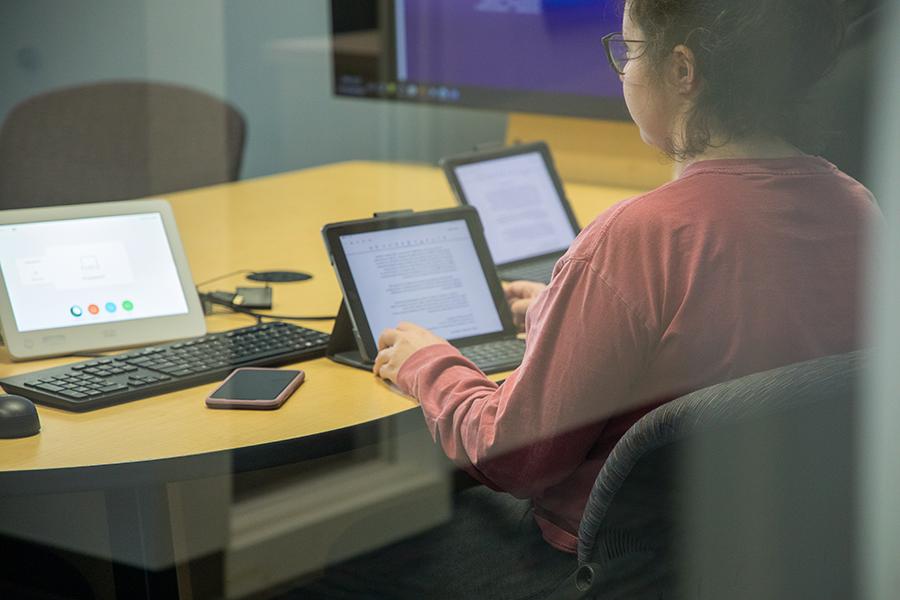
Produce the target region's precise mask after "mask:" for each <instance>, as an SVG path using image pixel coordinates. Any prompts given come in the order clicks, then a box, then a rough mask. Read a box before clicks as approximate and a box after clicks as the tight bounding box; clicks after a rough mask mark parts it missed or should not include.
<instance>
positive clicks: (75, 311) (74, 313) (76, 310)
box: [69, 306, 84, 317]
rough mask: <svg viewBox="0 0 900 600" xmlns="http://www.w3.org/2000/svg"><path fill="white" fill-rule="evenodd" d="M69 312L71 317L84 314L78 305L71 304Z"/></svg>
mask: <svg viewBox="0 0 900 600" xmlns="http://www.w3.org/2000/svg"><path fill="white" fill-rule="evenodd" d="M69 312H70V313H72V316H73V317H80V316H81V315H83V314H84V312H82V310H81V307H80V306H73V307H72V308H70V309H69Z"/></svg>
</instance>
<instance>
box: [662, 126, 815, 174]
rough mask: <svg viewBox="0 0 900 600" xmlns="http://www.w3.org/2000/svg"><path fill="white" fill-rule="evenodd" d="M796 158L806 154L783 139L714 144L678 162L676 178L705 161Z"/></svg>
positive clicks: (770, 137) (758, 138) (754, 137)
mask: <svg viewBox="0 0 900 600" xmlns="http://www.w3.org/2000/svg"><path fill="white" fill-rule="evenodd" d="M795 156H804V153H803V152H802V151H801V150H800V149H799V148H797V147H796V146H794V145H793V144H790V143H788V142H786V141H785V140H783V139H782V138H779V137H776V136H753V137H746V138H742V139H737V140H731V141H728V142H724V143H714V144H713V145H712V146H710V147H708V148H707V149H706V150H704V151H703V152H701V153H700V154H696V155H694V156H691V157H689V158H686V159H684V160H680V161H676V162H675V177H676V178H678V177H680V176H681V174H682V173H683V172H684V170H685V169H686V168H687V167H688V166H690V165H692V164H694V163H698V162H700V161H704V160H719V159H727V158H736V159H754V158H757V159H758V158H791V157H795Z"/></svg>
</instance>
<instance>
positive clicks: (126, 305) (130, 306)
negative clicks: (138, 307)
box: [122, 300, 134, 310]
mask: <svg viewBox="0 0 900 600" xmlns="http://www.w3.org/2000/svg"><path fill="white" fill-rule="evenodd" d="M122 308H124V309H125V310H131V309H133V308H134V304H132V303H131V300H125V301H124V302H122Z"/></svg>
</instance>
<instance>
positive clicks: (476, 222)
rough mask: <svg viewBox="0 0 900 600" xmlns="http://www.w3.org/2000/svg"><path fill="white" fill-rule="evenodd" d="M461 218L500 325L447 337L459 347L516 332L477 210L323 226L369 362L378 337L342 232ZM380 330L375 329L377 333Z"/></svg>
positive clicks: (459, 209) (458, 209)
mask: <svg viewBox="0 0 900 600" xmlns="http://www.w3.org/2000/svg"><path fill="white" fill-rule="evenodd" d="M460 220H464V221H465V222H466V226H467V227H468V229H469V234H470V235H471V238H472V243H473V244H474V246H475V252H476V254H477V255H478V261H479V263H480V265H481V269H482V272H483V274H484V278H485V280H486V281H487V284H488V288H489V290H490V293H491V298H492V299H493V301H494V307H495V308H496V310H497V313H498V315H499V317H500V323H501V325H502V326H503V328H502V330H500V331H495V332H491V333H485V334H480V335H476V336H470V337H465V338H457V339H455V340H452V341H450V343H451V344H452V345H454V346H457V347H462V346H469V345H472V344H478V343H481V342H486V341H490V340H496V339H499V338H501V337H514V336H515V335H516V327H515V325H514V323H513V319H512V313H511V312H510V309H509V305H508V304H507V303H506V297H505V295H504V293H503V287H502V284H501V283H500V278H499V277H498V276H497V271H496V269H495V268H494V263H493V261H492V260H491V255H490V252H489V251H488V248H487V242H486V241H485V239H484V232H483V231H482V227H481V220H480V219H479V217H478V212H477V211H476V210H475V209H474V208H472V207H470V206H460V207H456V208H445V209H438V210H430V211H425V212H418V213H413V212H411V213H408V214H402V215H390V216H384V217H373V218H370V219H360V220H355V221H343V222H340V223H329V224H328V225H325V227H323V228H322V237H323V238H324V241H325V248H326V250H327V252H328V256H329V259H330V260H331V264H332V266H333V267H334V271H335V275H336V276H337V280H338V284H339V285H340V287H341V292H342V293H343V295H344V305H345V307H346V308H347V313H348V314H349V316H350V321H351V323H352V325H353V332H354V335H355V336H356V341H357V345H358V346H359V351H360V354H361V355H362V357H363V359H364V360H366V361H369V362H373V361H374V360H375V357H376V356H377V355H378V338H377V337H376V335H375V334H374V333H373V332H372V329H371V327H370V326H369V320H368V316H367V315H366V311H365V307H364V306H363V303H362V300H361V299H360V295H359V291H358V289H357V287H356V282H355V281H354V279H353V273H352V271H351V270H350V264H349V262H348V261H347V256H346V254H345V253H344V249H343V245H342V244H341V241H340V238H341V236H344V235H352V234H358V233H370V232H374V231H385V230H390V229H400V228H404V227H412V226H415V225H428V224H431V223H442V222H447V221H460ZM380 334H381V332H378V335H380Z"/></svg>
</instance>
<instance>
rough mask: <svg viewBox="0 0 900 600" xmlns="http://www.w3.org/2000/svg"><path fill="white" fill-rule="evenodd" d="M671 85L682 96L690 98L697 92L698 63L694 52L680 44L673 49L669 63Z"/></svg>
mask: <svg viewBox="0 0 900 600" xmlns="http://www.w3.org/2000/svg"><path fill="white" fill-rule="evenodd" d="M668 80H669V84H670V85H672V87H673V88H674V89H675V91H676V92H678V93H679V94H681V95H682V96H690V95H693V93H694V92H695V91H696V90H697V87H698V84H699V80H698V77H697V62H696V59H695V57H694V52H693V51H692V50H691V49H690V48H688V47H687V46H685V45H684V44H679V45H677V46H675V47H674V48H673V49H672V55H671V60H670V61H669V73H668Z"/></svg>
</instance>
